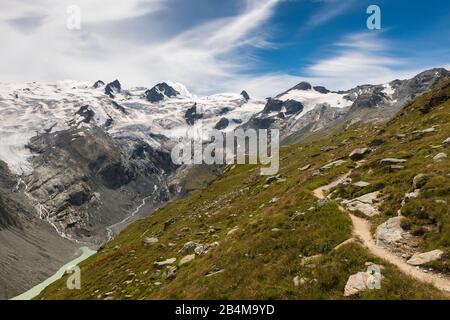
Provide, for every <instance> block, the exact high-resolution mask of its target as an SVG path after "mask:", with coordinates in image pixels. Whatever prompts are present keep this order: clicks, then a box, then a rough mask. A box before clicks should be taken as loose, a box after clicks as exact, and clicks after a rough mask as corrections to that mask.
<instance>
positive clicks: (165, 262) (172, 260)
mask: <svg viewBox="0 0 450 320" xmlns="http://www.w3.org/2000/svg"><path fill="white" fill-rule="evenodd" d="M175 261H177V258H169V259H166V260H163V261H155V262H153V264H154V265H155V266H156V267H164V266H167V265H171V264H174V263H175Z"/></svg>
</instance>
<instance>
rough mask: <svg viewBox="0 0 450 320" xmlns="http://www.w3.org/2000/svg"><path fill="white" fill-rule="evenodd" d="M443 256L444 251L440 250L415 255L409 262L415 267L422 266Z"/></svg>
mask: <svg viewBox="0 0 450 320" xmlns="http://www.w3.org/2000/svg"><path fill="white" fill-rule="evenodd" d="M443 254H444V251H442V250H439V249H438V250H433V251H429V252H424V253H415V254H414V255H413V256H412V257H411V258H410V259H409V260H408V261H407V262H408V264H410V265H413V266H421V265H423V264H426V263H429V262H432V261H436V260H439V259H441V258H442V255H443Z"/></svg>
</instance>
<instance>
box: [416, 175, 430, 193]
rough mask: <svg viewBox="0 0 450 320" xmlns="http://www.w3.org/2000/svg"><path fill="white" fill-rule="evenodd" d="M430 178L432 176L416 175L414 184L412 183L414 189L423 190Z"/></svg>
mask: <svg viewBox="0 0 450 320" xmlns="http://www.w3.org/2000/svg"><path fill="white" fill-rule="evenodd" d="M430 177H431V175H429V174H425V173H419V174H418V175H416V176H415V177H414V178H413V183H412V185H413V188H414V189H420V188H422V187H423V186H424V185H425V183H426V182H427V181H428V179H429V178H430Z"/></svg>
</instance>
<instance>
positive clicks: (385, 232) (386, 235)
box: [376, 217, 404, 246]
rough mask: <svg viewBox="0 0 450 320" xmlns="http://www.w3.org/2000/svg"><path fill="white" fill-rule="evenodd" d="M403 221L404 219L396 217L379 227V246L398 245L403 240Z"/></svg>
mask: <svg viewBox="0 0 450 320" xmlns="http://www.w3.org/2000/svg"><path fill="white" fill-rule="evenodd" d="M401 221H402V217H394V218H390V219H389V220H387V221H386V222H384V223H382V224H380V225H379V226H378V227H377V231H376V242H377V246H387V245H390V244H393V243H396V242H398V241H400V240H401V239H402V238H403V235H404V231H403V229H402V226H401Z"/></svg>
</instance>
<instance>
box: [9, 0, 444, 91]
mask: <svg viewBox="0 0 450 320" xmlns="http://www.w3.org/2000/svg"><path fill="white" fill-rule="evenodd" d="M371 4H376V5H378V6H379V7H380V8H381V27H382V28H381V30H368V29H367V27H366V20H367V18H368V16H369V15H368V14H366V9H367V7H368V6H369V5H371ZM69 5H77V6H78V7H79V8H80V13H81V16H80V18H81V20H80V21H81V29H80V30H69V29H68V28H67V27H66V22H67V19H68V17H69V14H68V13H67V7H68V6H69ZM449 9H450V2H448V1H440V0H427V1H406V0H384V1H365V0H227V1H223V0H127V1H122V0H110V1H104V0H18V1H7V0H0V44H1V48H2V50H0V70H1V72H0V81H3V82H30V81H43V82H56V81H57V80H63V79H73V80H79V81H83V80H88V81H95V80H97V79H102V80H104V81H111V80H113V79H115V78H118V79H119V80H120V81H121V82H122V83H123V85H124V86H125V87H129V86H134V85H142V86H146V87H149V86H152V85H154V84H155V83H157V82H160V81H166V80H170V81H176V82H181V83H183V84H185V85H186V86H187V87H188V88H189V89H190V90H191V91H193V92H194V93H196V94H210V93H215V92H221V91H239V90H242V89H246V90H248V91H249V92H250V93H251V94H252V95H254V96H258V97H265V96H270V95H274V94H276V93H278V92H280V91H283V90H285V89H287V88H289V87H290V86H292V85H294V84H296V83H298V82H300V81H303V80H306V81H310V82H312V83H314V84H316V85H325V86H327V87H329V88H331V89H345V88H350V87H353V86H355V85H357V84H363V83H382V82H387V81H390V80H393V79H395V78H407V77H411V76H413V75H414V74H416V73H418V72H420V71H422V70H424V69H427V68H432V67H447V68H450V58H449V57H450V22H449V21H450V10H449Z"/></svg>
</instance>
